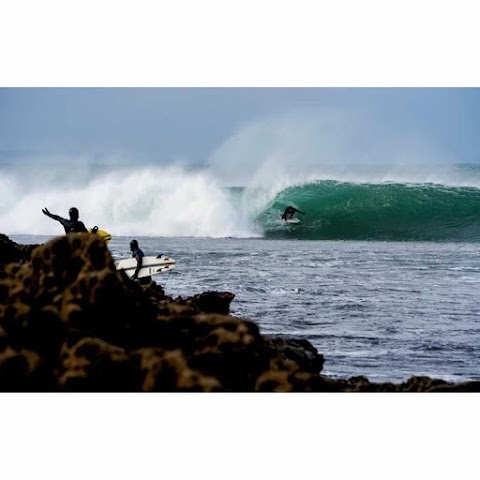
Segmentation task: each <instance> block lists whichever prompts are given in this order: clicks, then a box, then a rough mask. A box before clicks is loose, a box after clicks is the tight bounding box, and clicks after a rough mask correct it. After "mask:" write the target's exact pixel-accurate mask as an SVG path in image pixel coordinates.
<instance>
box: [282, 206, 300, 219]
mask: <svg viewBox="0 0 480 480" xmlns="http://www.w3.org/2000/svg"><path fill="white" fill-rule="evenodd" d="M295 212H298V213H301V214H302V215H305V214H304V212H302V211H301V210H297V209H296V208H294V207H292V206H289V207H287V208H286V209H285V211H284V212H283V215H282V220H290V219H291V218H293V214H294V213H295Z"/></svg>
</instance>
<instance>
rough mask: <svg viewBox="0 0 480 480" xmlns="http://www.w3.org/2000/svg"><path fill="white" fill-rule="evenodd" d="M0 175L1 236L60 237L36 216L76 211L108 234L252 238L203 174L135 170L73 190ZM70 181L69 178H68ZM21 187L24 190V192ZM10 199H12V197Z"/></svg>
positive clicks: (92, 180) (221, 193)
mask: <svg viewBox="0 0 480 480" xmlns="http://www.w3.org/2000/svg"><path fill="white" fill-rule="evenodd" d="M25 177H28V170H26V171H23V172H22V174H21V175H18V174H16V173H15V172H5V171H2V172H0V182H1V183H2V184H5V185H8V186H9V190H8V192H9V195H5V194H4V191H3V190H2V196H1V198H0V225H1V226H2V231H4V232H5V233H7V234H8V233H16V234H18V233H20V234H22V233H23V234H31V233H34V234H52V235H54V234H59V233H62V230H63V229H62V227H61V226H60V225H59V224H58V223H56V222H53V221H52V220H50V219H48V218H46V217H45V216H44V215H42V213H41V209H42V207H44V206H46V207H48V208H49V209H50V211H52V212H54V213H56V214H59V215H61V216H67V212H68V209H69V208H70V207H71V206H76V207H77V208H79V210H80V216H81V220H82V221H84V223H85V224H86V225H87V226H94V225H98V226H99V227H101V228H103V229H105V230H108V231H109V232H110V233H111V234H112V235H150V236H193V237H229V236H232V237H252V236H255V235H256V233H255V231H253V230H252V228H251V226H250V225H249V224H248V223H247V222H245V221H244V219H243V218H242V217H241V216H240V215H239V211H238V209H237V208H235V207H234V206H233V205H232V203H231V197H230V195H229V194H228V192H227V191H225V189H223V188H222V187H221V186H220V185H218V183H216V181H215V180H214V179H213V178H212V177H211V176H210V175H209V174H208V173H207V172H205V171H203V172H188V171H185V170H183V169H180V168H177V167H152V166H139V167H136V168H131V169H125V168H124V169H122V170H121V171H115V170H114V171H112V172H110V173H102V174H99V175H97V176H94V175H91V176H90V177H89V178H88V179H85V180H84V181H82V182H81V183H79V184H77V185H74V184H73V183H72V182H71V181H69V182H67V183H66V182H64V181H62V179H61V178H57V179H54V180H52V179H50V180H49V181H47V182H44V181H43V179H42V177H41V176H37V177H36V178H31V177H30V178H25ZM70 180H71V178H70ZM22 183H28V185H29V188H28V189H25V190H23V189H22V188H21V186H22ZM12 196H13V198H12Z"/></svg>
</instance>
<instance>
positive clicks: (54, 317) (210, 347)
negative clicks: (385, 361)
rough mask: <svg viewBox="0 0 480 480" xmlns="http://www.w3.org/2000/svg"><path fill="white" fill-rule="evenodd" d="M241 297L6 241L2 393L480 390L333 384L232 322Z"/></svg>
mask: <svg viewBox="0 0 480 480" xmlns="http://www.w3.org/2000/svg"><path fill="white" fill-rule="evenodd" d="M233 298H234V295H233V294H232V293H229V292H204V293H202V294H199V295H195V296H193V297H190V298H181V297H178V298H172V297H170V296H167V295H165V292H164V291H163V289H162V287H161V286H159V285H157V284H156V283H155V282H150V283H148V284H146V285H140V284H138V283H136V282H133V281H131V280H130V279H128V278H127V277H126V275H124V274H123V273H122V272H119V271H117V270H116V269H115V265H114V262H113V259H112V257H111V255H110V252H109V251H108V249H107V248H106V246H105V244H104V242H103V240H101V239H100V238H99V237H97V236H95V235H90V234H70V235H67V236H62V237H58V238H55V239H53V240H51V241H49V242H48V243H46V244H45V245H40V246H36V245H18V244H16V243H15V242H12V241H11V240H10V239H9V238H8V237H6V236H5V235H1V234H0V390H1V391H9V392H20V391H26V392H39V391H40V392H52V391H58V392H85V391H86V392H97V391H99V392H100V391H101V392H105V391H111V392H137V391H138V392H140V391H145V392H149V391H152V392H172V391H183V392H210V391H213V392H307V391H310V392H440V391H457V392H467V391H474V392H478V391H480V382H464V383H459V384H452V383H448V382H445V381H443V380H438V379H431V378H428V377H411V378H410V379H409V380H408V381H406V382H404V383H401V384H393V383H372V382H370V381H369V380H368V379H367V378H365V377H352V378H349V379H346V380H336V379H332V378H329V377H327V376H325V375H322V374H321V371H322V368H323V364H324V358H323V355H321V354H320V353H319V352H317V350H316V349H315V348H314V347H313V346H312V345H311V344H310V343H309V342H308V340H306V339H301V338H289V337H281V336H267V335H262V334H261V333H260V331H259V327H258V326H257V325H256V324H255V323H254V322H252V321H247V320H242V319H239V318H237V317H234V316H232V315H230V314H229V306H230V303H231V301H232V300H233Z"/></svg>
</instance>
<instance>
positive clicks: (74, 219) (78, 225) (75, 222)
mask: <svg viewBox="0 0 480 480" xmlns="http://www.w3.org/2000/svg"><path fill="white" fill-rule="evenodd" d="M42 213H43V214H44V215H46V216H47V217H50V218H53V219H54V220H56V221H57V222H60V223H61V224H62V225H63V228H64V229H65V233H70V232H77V233H80V232H88V230H87V229H86V228H85V225H84V224H83V222H81V221H80V220H79V219H78V217H79V214H78V209H77V208H75V207H72V208H71V209H70V210H69V211H68V214H69V216H70V220H67V219H66V218H63V217H60V216H59V215H54V214H53V213H50V212H49V211H48V208H47V207H45V208H42Z"/></svg>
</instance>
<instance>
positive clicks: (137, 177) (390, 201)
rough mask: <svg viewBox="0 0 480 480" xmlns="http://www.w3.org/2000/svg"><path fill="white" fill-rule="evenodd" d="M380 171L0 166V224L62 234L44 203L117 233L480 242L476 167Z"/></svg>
mask: <svg viewBox="0 0 480 480" xmlns="http://www.w3.org/2000/svg"><path fill="white" fill-rule="evenodd" d="M378 171H379V170H378V168H374V167H372V168H370V169H369V170H368V171H367V170H365V171H364V172H363V174H362V175H360V174H359V171H356V172H352V171H349V172H347V173H346V172H345V170H343V171H342V174H339V173H338V172H337V173H331V172H328V171H325V172H323V173H322V174H312V173H311V172H310V173H309V174H308V175H303V176H300V175H296V176H295V178H289V177H288V175H282V176H281V177H279V176H272V177H271V178H268V177H263V178H262V181H260V182H259V181H258V177H257V179H256V182H252V184H251V185H248V186H242V187H232V186H225V185H224V184H222V183H221V182H220V181H219V180H218V178H216V177H215V175H214V174H213V173H212V172H211V171H209V170H208V169H199V170H196V171H188V170H186V169H182V168H179V167H158V166H156V167H152V166H143V167H136V168H133V169H132V168H122V169H114V167H112V168H111V170H110V171H109V170H105V169H103V170H95V169H94V170H93V171H91V172H89V173H88V174H85V175H78V174H72V172H67V171H63V172H62V171H59V170H56V171H48V172H47V173H45V172H41V171H38V172H35V171H34V170H32V169H12V168H2V169H1V170H0V190H1V195H0V231H2V232H5V233H7V234H45V235H50V234H51V235H55V234H59V233H61V231H62V230H61V227H60V226H59V225H58V224H57V223H56V222H53V221H51V220H50V219H48V218H46V217H44V216H43V215H42V213H41V208H42V207H44V206H46V207H48V208H49V209H50V210H51V211H52V212H55V213H57V214H60V215H62V216H66V215H67V212H68V209H69V208H70V207H71V206H77V207H78V208H79V210H80V213H81V219H82V220H83V221H84V223H85V224H86V225H87V226H89V227H91V226H94V225H98V226H100V227H101V228H103V229H105V230H107V231H109V232H110V233H111V234H112V235H114V236H122V235H128V236H130V235H137V236H160V237H202V238H224V237H234V238H249V237H250V238H251V237H267V238H272V239H275V238H278V239H282V238H289V239H292V238H293V239H310V240H317V239H318V240H320V239H328V240H389V241H405V240H410V241H473V242H477V241H480V169H479V166H478V165H457V166H455V168H452V169H450V170H449V172H447V173H445V172H442V175H439V172H436V173H437V174H436V175H434V174H433V173H435V172H433V173H432V172H430V174H429V175H423V176H421V175H419V174H418V173H417V174H416V175H415V174H411V175H410V176H405V175H403V176H402V175H400V176H399V175H398V174H397V175H396V176H394V175H390V176H389V175H384V174H382V175H379V174H378ZM365 172H367V173H365ZM288 205H293V206H295V207H297V208H299V209H301V210H303V211H305V212H306V215H305V216H300V217H299V218H300V219H301V221H302V223H301V224H299V225H285V224H284V222H282V220H281V218H280V217H281V214H282V212H283V210H284V209H285V208H286V206H288Z"/></svg>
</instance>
